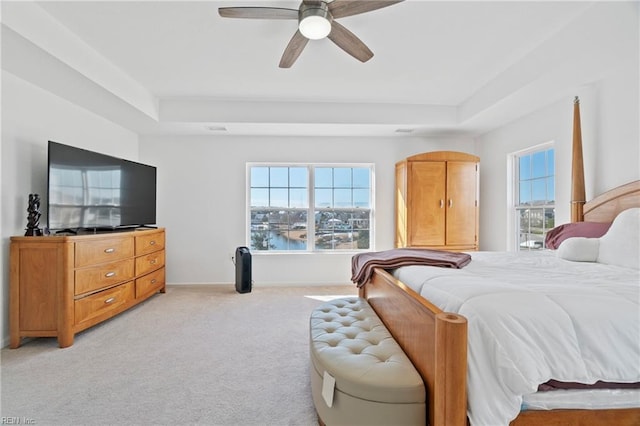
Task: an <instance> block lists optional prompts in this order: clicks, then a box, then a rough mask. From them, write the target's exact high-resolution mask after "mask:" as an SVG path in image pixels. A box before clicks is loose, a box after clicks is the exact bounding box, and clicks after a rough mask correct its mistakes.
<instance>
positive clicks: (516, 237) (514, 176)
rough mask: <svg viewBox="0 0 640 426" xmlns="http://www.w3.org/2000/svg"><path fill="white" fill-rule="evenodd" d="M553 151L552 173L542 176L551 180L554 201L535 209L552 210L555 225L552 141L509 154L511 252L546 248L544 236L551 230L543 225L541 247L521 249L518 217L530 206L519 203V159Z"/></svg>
mask: <svg viewBox="0 0 640 426" xmlns="http://www.w3.org/2000/svg"><path fill="white" fill-rule="evenodd" d="M549 150H553V153H554V160H553V173H552V174H546V175H545V176H544V178H545V179H548V178H549V177H552V178H553V192H554V200H553V202H552V203H549V202H548V201H549V200H545V203H544V204H540V205H536V206H535V208H536V209H543V211H544V210H553V215H554V223H555V208H556V198H557V196H556V187H557V185H556V177H557V167H556V165H557V150H556V148H555V143H554V142H553V141H550V142H545V143H543V144H539V145H535V146H532V147H529V148H526V149H523V150H520V151H516V152H513V153H511V154H510V168H511V179H510V182H511V185H512V188H511V202H510V203H509V206H510V207H509V217H510V218H511V224H512V226H511V231H510V232H509V233H508V239H509V243H508V247H510V250H511V251H516V252H518V251H532V250H544V249H546V247H545V246H544V236H545V235H546V233H547V232H548V231H549V229H551V228H548V229H547V228H546V227H545V226H544V225H543V233H542V235H543V240H542V246H541V247H540V248H535V247H533V248H528V249H527V248H523V247H522V246H521V242H520V233H521V229H520V217H521V214H520V213H521V210H525V209H527V208H529V209H531V208H532V207H531V205H526V204H521V203H520V183H521V180H520V158H521V157H525V156H532V155H534V154H536V153H540V152H545V151H549ZM545 166H548V159H546V158H545Z"/></svg>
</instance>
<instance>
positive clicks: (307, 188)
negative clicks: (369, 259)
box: [248, 164, 373, 252]
mask: <svg viewBox="0 0 640 426" xmlns="http://www.w3.org/2000/svg"><path fill="white" fill-rule="evenodd" d="M248 175H249V179H248V180H249V197H248V198H249V241H248V245H249V247H250V248H251V249H252V250H254V251H258V252H260V251H272V252H273V251H277V252H283V251H284V252H300V251H308V252H319V251H325V252H335V251H355V250H371V242H370V241H371V234H372V233H371V224H372V223H373V221H372V215H373V209H372V205H373V202H372V201H373V191H372V189H373V185H372V182H373V166H372V165H369V164H364V165H362V164H357V165H325V164H318V165H316V164H305V165H299V164H290V165H279V164H250V165H248Z"/></svg>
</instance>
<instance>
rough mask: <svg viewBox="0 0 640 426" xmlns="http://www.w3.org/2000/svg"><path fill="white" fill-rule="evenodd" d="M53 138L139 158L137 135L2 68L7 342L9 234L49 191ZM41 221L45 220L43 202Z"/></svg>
mask: <svg viewBox="0 0 640 426" xmlns="http://www.w3.org/2000/svg"><path fill="white" fill-rule="evenodd" d="M49 140H54V141H57V142H60V143H64V144H67V145H74V146H78V147H81V148H86V149H90V150H93V151H99V152H103V153H105V154H110V155H115V156H118V157H123V158H127V159H130V160H137V159H138V136H137V135H136V134H135V133H133V132H131V131H129V130H126V129H123V128H122V127H120V126H117V125H115V124H113V123H111V122H110V121H107V120H105V119H104V118H101V117H99V116H97V115H95V114H93V113H90V112H88V111H87V110H85V109H82V108H79V107H77V106H75V105H73V104H71V103H69V102H68V101H66V100H63V99H61V98H59V97H57V96H54V95H52V94H50V93H49V92H46V91H44V90H42V89H40V88H38V87H35V86H33V85H31V84H30V83H27V82H25V81H24V80H21V79H19V78H17V77H15V76H13V75H12V74H9V73H7V72H5V71H3V72H2V151H1V154H2V155H1V163H2V166H1V173H2V179H0V181H1V183H2V212H1V220H2V222H1V227H0V231H1V232H2V247H1V249H0V250H1V252H0V254H2V293H1V298H2V303H0V330H2V343H3V346H4V345H6V344H7V342H8V328H9V325H8V321H7V320H8V318H9V266H8V265H9V255H8V253H9V250H8V248H9V237H11V236H12V235H24V232H25V227H26V224H27V200H28V197H29V194H30V193H38V194H40V196H41V199H42V206H46V195H47V141H49ZM42 213H43V215H42V217H41V219H40V225H41V226H45V225H46V208H43V211H42Z"/></svg>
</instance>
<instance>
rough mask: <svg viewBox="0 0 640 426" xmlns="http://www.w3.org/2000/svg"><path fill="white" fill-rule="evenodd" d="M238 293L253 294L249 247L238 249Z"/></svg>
mask: <svg viewBox="0 0 640 426" xmlns="http://www.w3.org/2000/svg"><path fill="white" fill-rule="evenodd" d="M235 259H236V291H237V292H238V293H250V292H251V252H250V251H249V249H248V248H247V247H238V248H237V249H236V258H235Z"/></svg>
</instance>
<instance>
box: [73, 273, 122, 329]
mask: <svg viewBox="0 0 640 426" xmlns="http://www.w3.org/2000/svg"><path fill="white" fill-rule="evenodd" d="M133 299H134V290H133V281H129V282H128V283H125V284H122V285H119V286H117V287H114V288H110V289H108V290H105V291H101V292H100V293H96V294H92V295H91V296H87V297H85V298H82V299H78V300H76V301H75V306H74V311H75V323H76V325H78V324H81V323H82V322H83V321H90V320H92V319H94V318H97V317H100V316H102V315H108V314H109V313H110V312H113V311H116V310H117V309H118V308H120V307H122V306H123V305H126V304H127V303H129V302H131V301H132V300H133Z"/></svg>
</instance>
